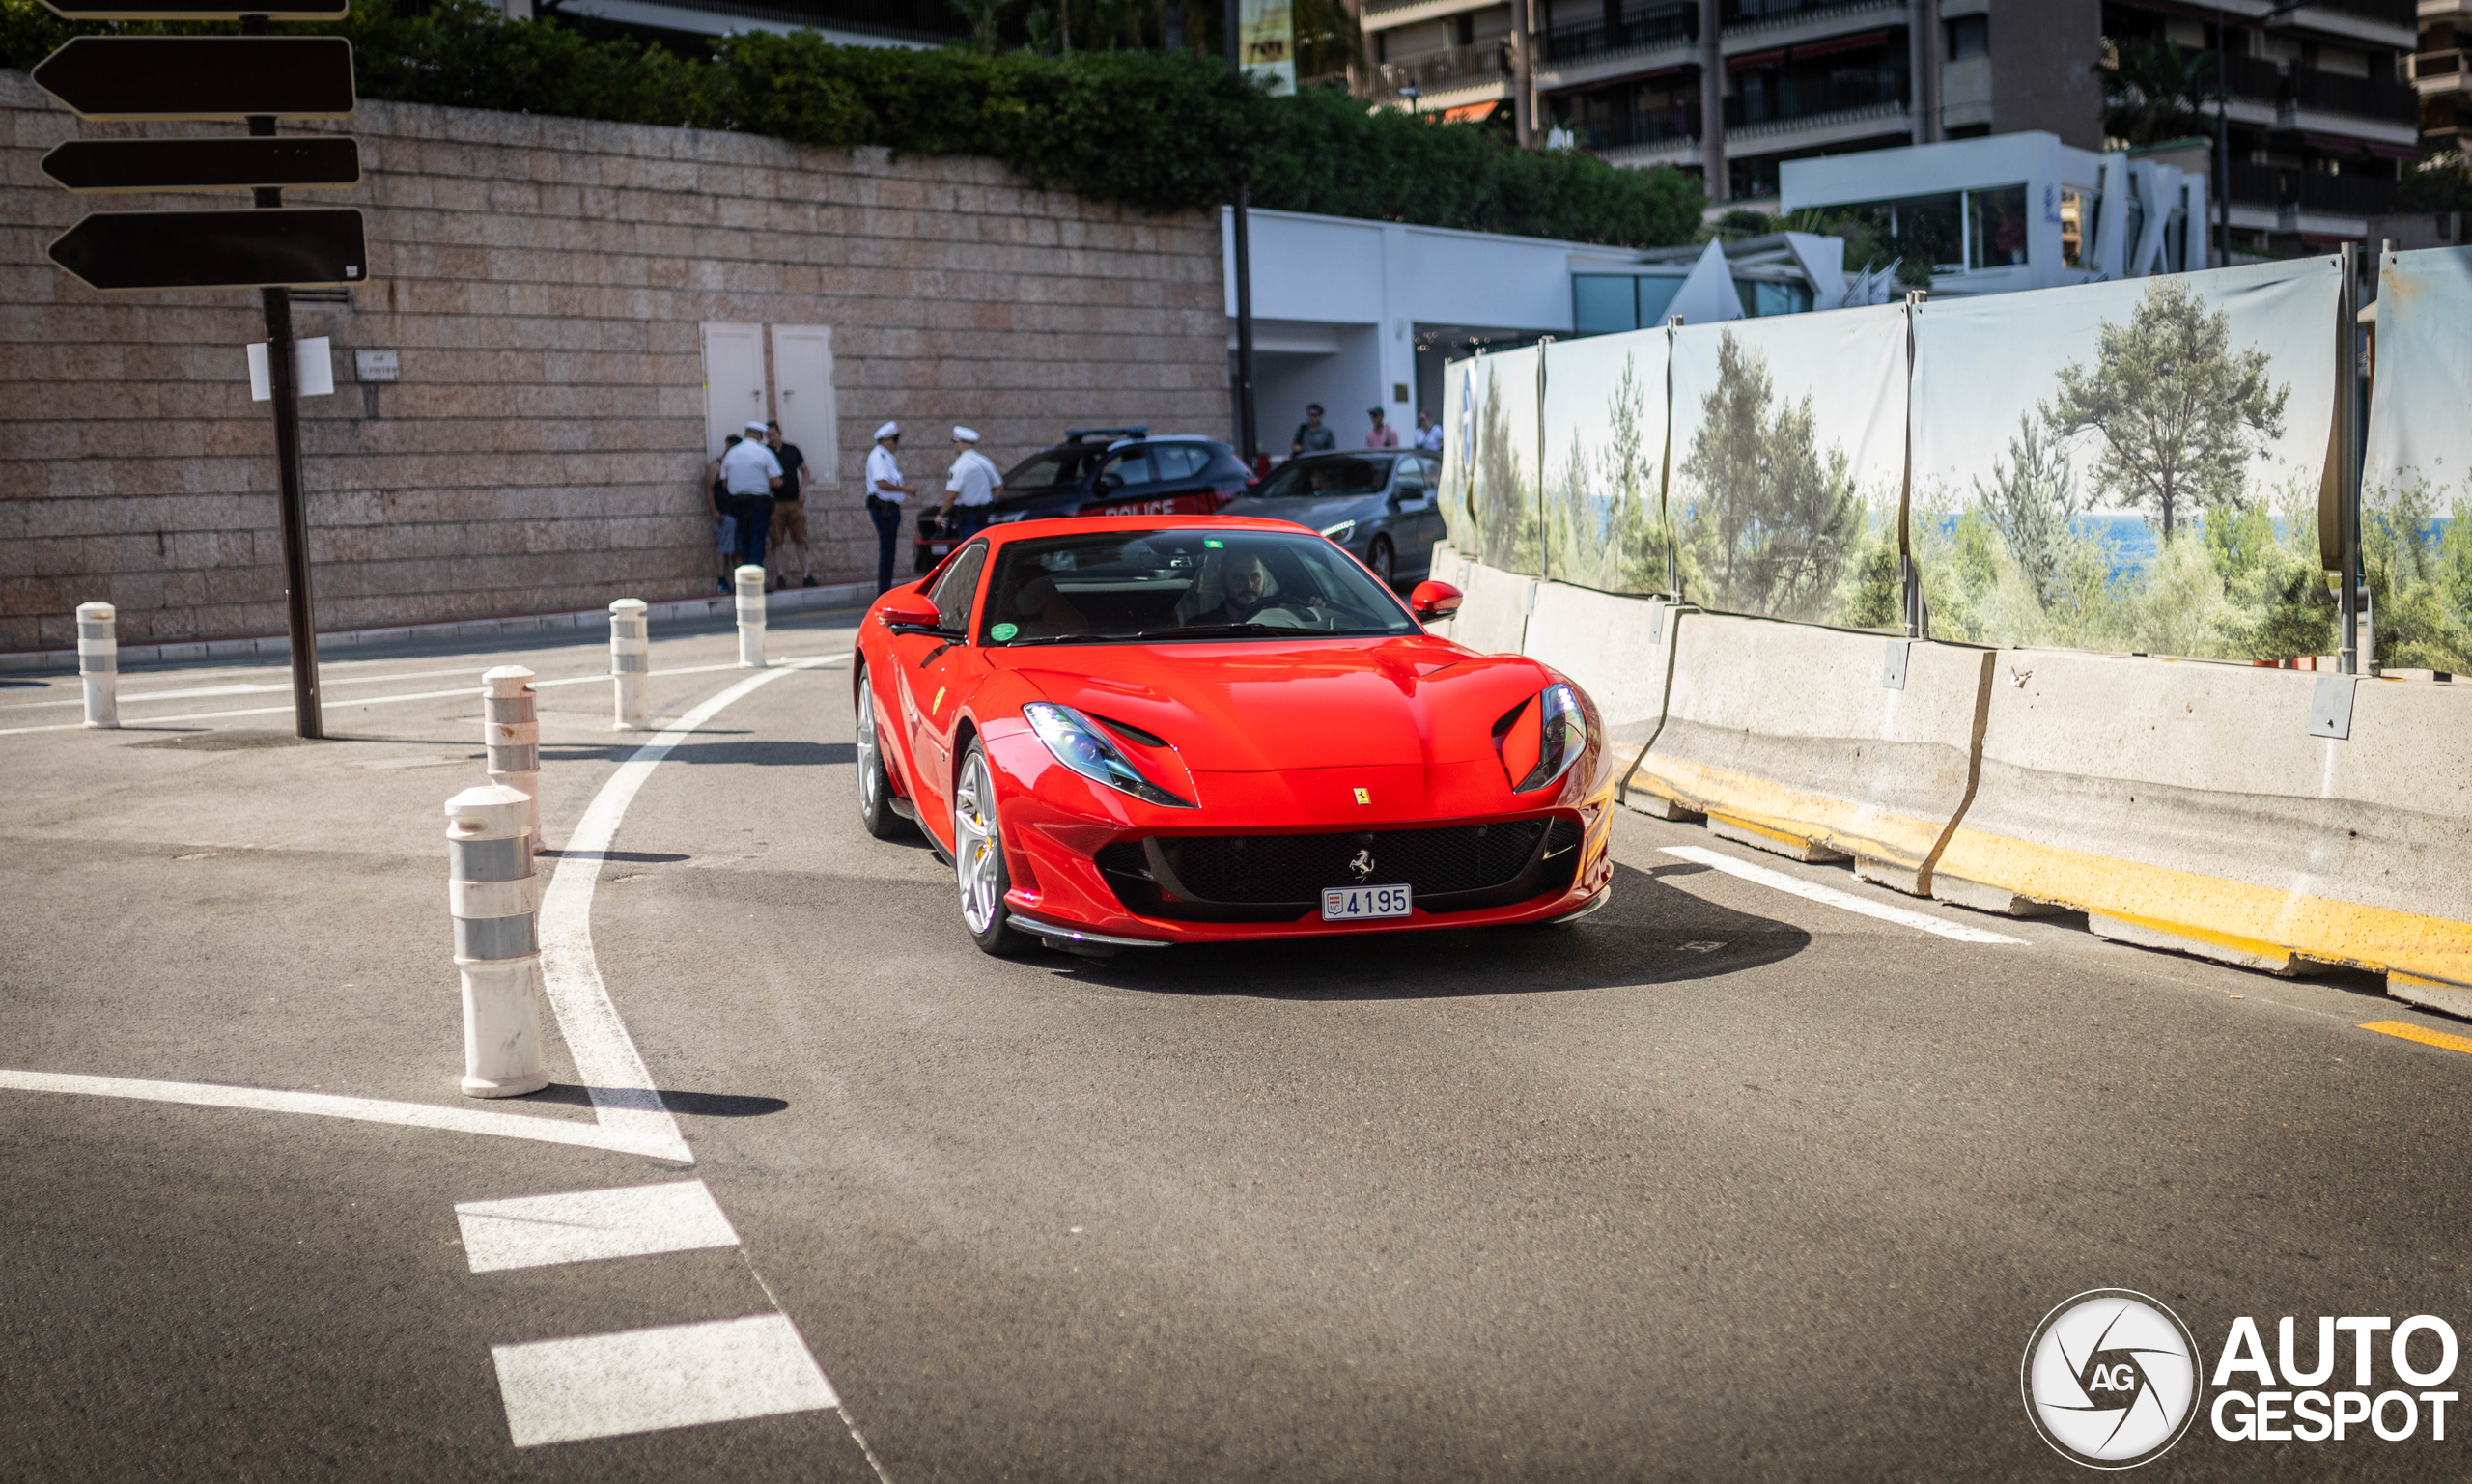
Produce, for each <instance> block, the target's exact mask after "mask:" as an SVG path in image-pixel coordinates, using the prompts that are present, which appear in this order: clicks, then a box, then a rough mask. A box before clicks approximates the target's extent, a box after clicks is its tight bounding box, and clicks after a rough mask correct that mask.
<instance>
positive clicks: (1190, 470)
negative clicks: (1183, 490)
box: [1150, 443, 1210, 479]
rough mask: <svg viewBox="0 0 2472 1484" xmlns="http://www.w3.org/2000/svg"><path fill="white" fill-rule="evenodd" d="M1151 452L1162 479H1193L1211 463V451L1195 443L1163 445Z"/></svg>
mask: <svg viewBox="0 0 2472 1484" xmlns="http://www.w3.org/2000/svg"><path fill="white" fill-rule="evenodd" d="M1150 452H1151V455H1152V461H1153V462H1154V463H1155V464H1156V465H1157V467H1158V470H1159V477H1160V478H1161V479H1192V478H1193V477H1194V476H1195V475H1197V474H1199V473H1200V472H1201V471H1202V469H1203V467H1204V466H1205V465H1207V464H1208V463H1209V462H1210V450H1208V449H1206V448H1203V447H1201V446H1200V445H1199V444H1195V443H1161V444H1157V445H1155V446H1153V447H1152V448H1151V450H1150Z"/></svg>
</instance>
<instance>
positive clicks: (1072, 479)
mask: <svg viewBox="0 0 2472 1484" xmlns="http://www.w3.org/2000/svg"><path fill="white" fill-rule="evenodd" d="M1106 452H1107V450H1106V449H1104V448H1101V447H1099V446H1098V445H1096V444H1093V445H1091V446H1090V447H1087V448H1083V447H1081V446H1080V445H1078V444H1067V445H1066V446H1064V447H1062V448H1051V449H1049V450H1048V451H1047V452H1046V453H1043V454H1037V455H1034V456H1032V457H1030V458H1027V459H1025V460H1023V461H1022V462H1019V463H1017V464H1015V465H1013V472H1011V473H1009V474H1007V475H1005V476H1004V493H1005V495H1006V496H1007V497H1010V496H1013V495H1018V494H1045V493H1048V492H1049V491H1051V490H1070V489H1072V488H1073V487H1074V486H1076V485H1078V484H1080V483H1082V475H1084V474H1087V473H1089V472H1090V465H1092V464H1094V463H1096V462H1099V458H1100V456H1101V455H1103V454H1104V453H1106Z"/></svg>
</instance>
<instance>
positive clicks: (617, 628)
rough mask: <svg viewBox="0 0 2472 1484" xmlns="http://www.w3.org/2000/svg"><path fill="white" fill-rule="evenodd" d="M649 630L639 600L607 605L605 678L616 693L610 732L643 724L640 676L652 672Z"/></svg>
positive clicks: (631, 729) (650, 634)
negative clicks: (607, 677) (607, 630)
mask: <svg viewBox="0 0 2472 1484" xmlns="http://www.w3.org/2000/svg"><path fill="white" fill-rule="evenodd" d="M651 629H652V621H651V620H650V619H649V618H647V617H646V616H645V608H644V601H643V600H642V599H640V598H621V599H619V600H618V601H617V602H613V603H611V604H610V605H609V681H610V686H611V688H613V689H614V690H616V691H617V693H618V694H617V698H616V699H617V706H618V718H617V720H616V721H615V722H613V723H612V724H611V725H610V728H609V730H611V731H613V732H633V731H639V730H641V729H642V727H643V724H644V678H645V677H646V676H648V675H650V674H652V671H653V641H652V633H651Z"/></svg>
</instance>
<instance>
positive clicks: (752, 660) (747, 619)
mask: <svg viewBox="0 0 2472 1484" xmlns="http://www.w3.org/2000/svg"><path fill="white" fill-rule="evenodd" d="M737 576H738V667H739V668H740V669H742V670H761V669H763V668H764V569H763V568H761V567H756V566H746V567H742V568H740V569H739V570H738V573H737Z"/></svg>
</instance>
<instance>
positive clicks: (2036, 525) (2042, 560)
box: [1973, 412, 2080, 605]
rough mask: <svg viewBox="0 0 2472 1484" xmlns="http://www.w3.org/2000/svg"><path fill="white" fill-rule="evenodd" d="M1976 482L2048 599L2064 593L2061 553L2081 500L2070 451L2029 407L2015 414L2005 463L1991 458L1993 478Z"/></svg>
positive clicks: (1992, 517)
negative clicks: (1988, 480)
mask: <svg viewBox="0 0 2472 1484" xmlns="http://www.w3.org/2000/svg"><path fill="white" fill-rule="evenodd" d="M1973 483H1974V492H1975V497H1976V499H1977V500H1978V501H1980V505H1981V509H1982V513H1983V518H1985V519H1987V520H1989V521H1990V522H1991V524H1992V526H1993V527H1994V528H1995V529H1997V530H1998V531H1999V532H2000V534H2001V536H2003V537H2004V538H2006V539H2007V541H2008V543H2009V550H2010V551H2011V552H2012V553H2014V554H2015V556H2016V558H2017V565H2018V566H2019V567H2021V568H2023V569H2024V570H2025V574H2026V577H2027V580H2028V581H2030V582H2032V583H2033V584H2034V591H2035V594H2036V596H2037V598H2039V599H2041V600H2042V601H2043V602H2044V603H2045V604H2046V605H2048V604H2050V603H2051V602H2057V601H2058V600H2059V599H2060V597H2061V595H2062V582H2061V555H2062V551H2063V548H2064V547H2065V546H2066V544H2067V539H2068V531H2069V522H2070V521H2071V520H2073V519H2075V518H2076V517H2077V513H2078V510H2079V509H2080V505H2079V502H2078V494H2077V476H2076V473H2075V471H2073V470H2072V469H2070V468H2069V466H2068V457H2067V455H2066V453H2065V451H2064V450H2062V449H2061V448H2060V446H2059V445H2058V444H2057V442H2055V441H2054V440H2053V439H2052V437H2051V436H2050V435H2049V434H2048V432H2047V430H2045V429H2044V427H2043V425H2042V422H2041V420H2040V419H2038V418H2037V417H2036V416H2035V415H2034V414H2033V413H2031V412H2020V413H2018V414H2017V435H2016V436H2015V437H2012V438H2010V439H2009V458H2008V461H2007V462H2005V463H2004V462H2002V461H2000V460H1998V459H1994V460H1992V461H1991V483H1990V484H1989V485H1988V486H1986V485H1984V484H1983V482H1982V481H1980V480H1976V481H1974V482H1973Z"/></svg>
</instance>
